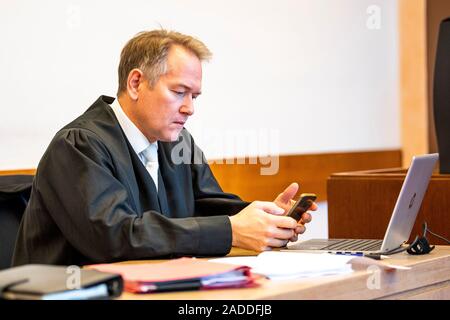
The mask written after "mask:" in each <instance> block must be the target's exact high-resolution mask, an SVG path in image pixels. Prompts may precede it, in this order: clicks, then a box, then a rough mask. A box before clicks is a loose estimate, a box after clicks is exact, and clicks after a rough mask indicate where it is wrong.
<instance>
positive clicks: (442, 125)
mask: <svg viewBox="0 0 450 320" xmlns="http://www.w3.org/2000/svg"><path fill="white" fill-rule="evenodd" d="M433 94H434V96H433V102H434V106H433V109H434V125H435V127H436V139H437V144H438V152H439V166H440V168H439V171H440V173H442V174H447V173H450V18H447V19H445V20H443V21H442V22H441V25H440V28H439V38H438V46H437V51H436V62H435V67H434V92H433Z"/></svg>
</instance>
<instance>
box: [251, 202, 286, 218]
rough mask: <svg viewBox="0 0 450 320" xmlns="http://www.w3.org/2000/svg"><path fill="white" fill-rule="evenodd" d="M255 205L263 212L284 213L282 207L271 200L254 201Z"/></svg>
mask: <svg viewBox="0 0 450 320" xmlns="http://www.w3.org/2000/svg"><path fill="white" fill-rule="evenodd" d="M254 203H255V207H256V208H258V209H261V210H263V211H264V212H267V213H271V214H276V215H282V214H284V209H283V208H280V207H279V206H277V205H276V204H275V203H273V202H269V201H255V202H254Z"/></svg>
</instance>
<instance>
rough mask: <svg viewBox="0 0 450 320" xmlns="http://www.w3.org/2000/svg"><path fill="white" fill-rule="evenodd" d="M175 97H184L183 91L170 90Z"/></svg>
mask: <svg viewBox="0 0 450 320" xmlns="http://www.w3.org/2000/svg"><path fill="white" fill-rule="evenodd" d="M172 91H173V92H174V93H175V94H176V95H178V96H184V94H185V92H183V91H176V90H172Z"/></svg>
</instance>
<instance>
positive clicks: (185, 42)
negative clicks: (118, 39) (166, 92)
mask: <svg viewBox="0 0 450 320" xmlns="http://www.w3.org/2000/svg"><path fill="white" fill-rule="evenodd" d="M173 45H179V46H182V47H183V48H185V49H187V50H189V51H191V52H192V53H194V54H195V55H196V56H197V58H198V59H199V60H200V61H205V60H209V59H210V58H211V56H212V53H211V51H209V49H208V48H207V47H206V45H205V44H204V43H203V42H201V41H200V40H198V39H195V38H194V37H191V36H188V35H184V34H182V33H179V32H175V31H168V30H164V29H161V30H153V31H143V32H140V33H138V34H137V35H135V36H134V37H133V38H132V39H131V40H129V41H128V42H127V44H126V45H125V47H124V48H123V49H122V53H121V54H120V63H119V70H118V72H119V89H118V90H117V95H119V94H120V93H121V92H124V91H125V90H126V88H127V79H128V74H129V73H130V71H131V70H133V69H135V68H138V69H140V70H141V71H142V72H143V73H144V74H145V76H146V77H147V78H148V79H149V83H150V86H151V87H152V86H154V85H155V84H156V82H157V81H158V79H159V77H160V76H162V75H163V74H165V73H166V72H167V56H168V53H169V49H170V48H171V47H172V46H173Z"/></svg>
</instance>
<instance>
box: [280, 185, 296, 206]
mask: <svg viewBox="0 0 450 320" xmlns="http://www.w3.org/2000/svg"><path fill="white" fill-rule="evenodd" d="M298 189H299V186H298V183H296V182H293V183H291V184H290V185H289V186H288V187H287V188H286V189H284V191H283V192H282V193H280V194H279V195H278V197H277V198H276V199H275V202H277V201H279V202H281V203H284V204H289V203H290V201H291V199H292V198H294V196H295V194H296V193H297V191H298Z"/></svg>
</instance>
